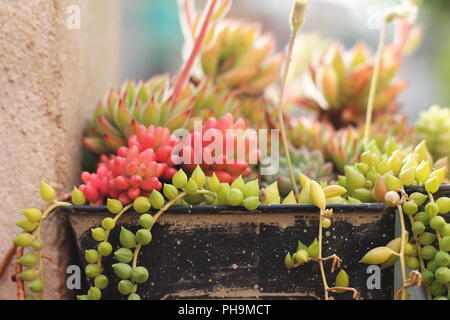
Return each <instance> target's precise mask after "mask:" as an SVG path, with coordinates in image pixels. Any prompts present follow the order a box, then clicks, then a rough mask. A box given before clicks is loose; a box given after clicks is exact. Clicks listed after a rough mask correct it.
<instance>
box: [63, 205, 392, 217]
mask: <svg viewBox="0 0 450 320" xmlns="http://www.w3.org/2000/svg"><path fill="white" fill-rule="evenodd" d="M328 208H330V209H333V210H334V211H335V212H337V213H346V212H380V211H384V210H386V209H387V206H386V205H385V204H384V203H360V204H334V205H329V206H328ZM62 210H63V211H66V212H69V213H73V214H97V213H105V212H107V208H106V206H71V207H64V208H62ZM317 211H318V209H317V207H316V206H315V205H310V204H298V205H297V204H289V205H260V206H259V208H258V209H257V210H255V211H253V212H250V211H248V210H247V209H245V208H243V207H231V206H214V205H189V206H173V207H171V208H170V210H168V211H167V213H168V214H223V213H236V214H247V215H248V214H252V213H276V214H283V213H286V214H292V213H310V212H317Z"/></svg>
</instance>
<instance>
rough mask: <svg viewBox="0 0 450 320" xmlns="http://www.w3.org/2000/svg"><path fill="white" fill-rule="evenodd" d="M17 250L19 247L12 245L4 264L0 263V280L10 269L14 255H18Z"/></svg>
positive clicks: (3, 261)
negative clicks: (7, 269)
mask: <svg viewBox="0 0 450 320" xmlns="http://www.w3.org/2000/svg"><path fill="white" fill-rule="evenodd" d="M16 248H17V246H16V245H15V244H13V245H11V247H10V248H9V249H8V251H7V252H6V254H5V256H4V258H3V260H2V262H1V263H0V278H1V277H2V276H3V274H4V273H5V271H6V268H7V267H8V265H9V263H10V262H11V259H12V257H14V254H15V253H16Z"/></svg>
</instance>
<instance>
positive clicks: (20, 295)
mask: <svg viewBox="0 0 450 320" xmlns="http://www.w3.org/2000/svg"><path fill="white" fill-rule="evenodd" d="M22 255H23V248H22V247H16V266H15V270H14V272H15V279H16V286H17V299H18V300H25V285H24V283H23V280H21V279H20V278H19V274H20V273H21V272H22V269H23V268H22V265H21V264H20V263H19V259H20V257H22Z"/></svg>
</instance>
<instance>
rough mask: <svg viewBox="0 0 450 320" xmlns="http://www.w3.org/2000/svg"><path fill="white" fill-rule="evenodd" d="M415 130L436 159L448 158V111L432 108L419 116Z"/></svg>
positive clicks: (449, 127)
mask: <svg viewBox="0 0 450 320" xmlns="http://www.w3.org/2000/svg"><path fill="white" fill-rule="evenodd" d="M416 129H417V131H418V133H419V136H420V138H421V139H424V140H426V141H427V145H428V146H429V148H430V152H431V153H432V155H433V156H434V157H435V158H436V159H439V158H443V157H448V158H450V109H447V108H441V107H439V106H436V105H435V106H432V107H431V108H430V109H429V110H427V111H425V112H422V113H421V114H420V118H419V121H418V122H417V124H416Z"/></svg>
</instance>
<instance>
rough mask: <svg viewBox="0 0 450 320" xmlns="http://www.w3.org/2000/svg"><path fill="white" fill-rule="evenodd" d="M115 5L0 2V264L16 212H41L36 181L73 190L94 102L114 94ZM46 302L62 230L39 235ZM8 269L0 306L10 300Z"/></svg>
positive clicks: (60, 268)
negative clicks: (72, 20) (73, 8)
mask: <svg viewBox="0 0 450 320" xmlns="http://www.w3.org/2000/svg"><path fill="white" fill-rule="evenodd" d="M72 4H75V5H79V6H80V7H81V29H80V30H69V29H68V28H67V27H66V22H67V19H68V17H69V15H68V14H67V13H66V10H67V7H68V6H69V5H72ZM118 14H119V8H118V3H117V1H116V0H53V1H51V0H0V148H1V149H0V150H1V151H0V197H1V209H0V257H2V256H3V255H4V254H5V252H6V251H7V249H8V248H9V246H10V240H11V239H12V238H13V237H14V235H15V234H16V233H17V232H19V229H18V228H17V227H15V225H14V222H15V221H16V220H18V219H19V218H20V217H21V213H20V209H21V208H25V207H30V206H41V205H42V202H40V201H39V192H38V188H39V181H40V180H46V181H47V182H48V183H49V184H51V185H52V186H54V187H55V188H57V190H58V191H59V192H63V191H67V190H69V189H71V187H72V186H73V185H74V184H75V183H78V178H79V173H80V147H81V143H80V141H81V134H82V129H83V125H84V124H85V121H86V118H87V117H88V116H89V114H90V111H91V110H92V108H93V107H94V106H95V103H96V102H97V101H98V100H99V98H101V97H103V95H104V93H105V92H106V90H107V89H109V88H110V87H111V86H117V85H118V82H117V80H118V79H117V76H118V45H119V44H118V24H119V23H120V19H119V16H118ZM45 233H46V235H45V237H46V239H47V240H46V246H47V248H46V249H45V250H44V252H45V253H47V254H48V255H50V256H52V257H53V258H54V259H55V260H56V262H57V263H56V265H54V266H49V267H47V270H46V279H47V283H46V285H47V291H46V298H50V299H57V298H62V297H64V296H65V295H66V294H67V293H66V292H65V290H64V288H65V279H64V274H65V263H66V262H67V248H66V244H67V241H65V237H64V235H65V234H66V230H65V229H64V228H62V225H61V223H60V221H59V219H58V218H53V219H51V221H49V226H48V227H47V228H46V231H45ZM11 272H12V268H10V269H9V270H8V272H7V274H6V275H5V276H3V278H2V279H1V280H0V299H14V298H15V297H16V291H15V285H14V283H12V282H11V281H10V277H9V276H10V274H11Z"/></svg>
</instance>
